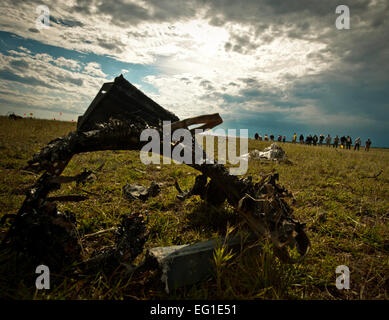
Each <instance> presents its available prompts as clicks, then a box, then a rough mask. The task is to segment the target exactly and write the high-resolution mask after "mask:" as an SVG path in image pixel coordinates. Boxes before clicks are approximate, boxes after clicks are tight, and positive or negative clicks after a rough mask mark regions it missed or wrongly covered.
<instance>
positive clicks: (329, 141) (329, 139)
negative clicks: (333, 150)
mask: <svg viewBox="0 0 389 320" xmlns="http://www.w3.org/2000/svg"><path fill="white" fill-rule="evenodd" d="M326 144H327V147H329V146H331V136H330V134H328V135H327V137H326Z"/></svg>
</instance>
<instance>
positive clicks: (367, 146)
mask: <svg viewBox="0 0 389 320" xmlns="http://www.w3.org/2000/svg"><path fill="white" fill-rule="evenodd" d="M370 146H371V140H370V138H369V139H367V140H366V142H365V151H369V150H370Z"/></svg>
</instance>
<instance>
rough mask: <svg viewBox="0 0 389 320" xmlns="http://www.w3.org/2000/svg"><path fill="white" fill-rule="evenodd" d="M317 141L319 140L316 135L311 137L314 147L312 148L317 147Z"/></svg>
mask: <svg viewBox="0 0 389 320" xmlns="http://www.w3.org/2000/svg"><path fill="white" fill-rule="evenodd" d="M317 140H319V139H318V137H317V135H316V134H315V135H314V136H313V138H312V141H313V145H314V146H316V145H317Z"/></svg>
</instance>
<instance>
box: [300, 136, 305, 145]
mask: <svg viewBox="0 0 389 320" xmlns="http://www.w3.org/2000/svg"><path fill="white" fill-rule="evenodd" d="M299 140H300V144H304V136H303V134H300V138H299Z"/></svg>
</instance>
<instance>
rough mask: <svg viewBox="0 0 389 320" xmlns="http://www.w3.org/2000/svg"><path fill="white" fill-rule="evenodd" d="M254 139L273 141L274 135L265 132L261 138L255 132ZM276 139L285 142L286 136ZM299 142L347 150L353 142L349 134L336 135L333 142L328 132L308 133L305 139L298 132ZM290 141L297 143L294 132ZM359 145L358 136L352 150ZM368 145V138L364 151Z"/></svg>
mask: <svg viewBox="0 0 389 320" xmlns="http://www.w3.org/2000/svg"><path fill="white" fill-rule="evenodd" d="M255 140H260V141H262V140H264V141H269V140H270V141H275V137H274V135H273V134H271V135H270V136H268V135H267V134H265V136H264V138H263V139H262V137H261V136H260V135H259V134H258V133H255ZM277 141H278V142H286V137H285V136H281V135H278V138H277ZM299 142H300V144H307V145H314V146H316V145H319V146H322V145H323V144H324V143H325V144H326V145H327V147H330V146H331V145H332V146H333V148H338V146H339V147H340V148H342V149H349V150H350V149H351V146H352V143H353V141H352V138H351V137H350V136H347V137H346V136H342V137H340V138H339V136H337V135H336V136H335V137H334V138H333V143H332V137H331V135H330V134H328V135H327V136H326V137H325V136H324V135H323V134H321V135H320V136H317V135H316V134H315V135H314V136H312V135H311V134H309V135H308V136H306V137H305V140H304V135H303V134H300V137H299ZM292 143H297V134H296V133H294V134H293V138H292ZM361 145H362V140H361V138H360V137H358V138H357V139H355V141H354V150H359V148H360V146H361ZM370 146H371V140H370V138H369V139H367V140H366V142H365V151H369V150H370Z"/></svg>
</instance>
